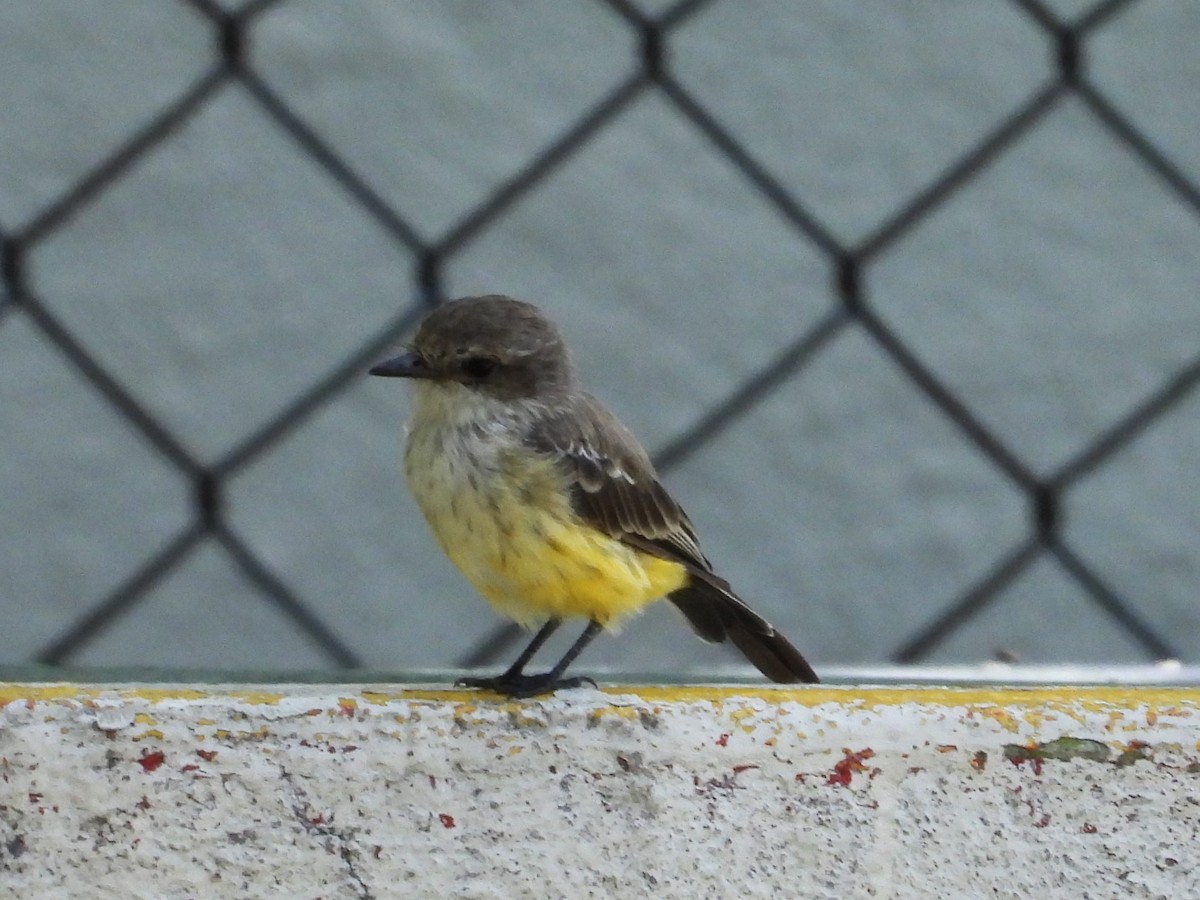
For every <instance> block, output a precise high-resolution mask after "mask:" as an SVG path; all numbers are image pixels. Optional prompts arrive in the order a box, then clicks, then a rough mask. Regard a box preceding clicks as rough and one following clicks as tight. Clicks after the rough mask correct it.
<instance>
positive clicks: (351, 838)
mask: <svg viewBox="0 0 1200 900" xmlns="http://www.w3.org/2000/svg"><path fill="white" fill-rule="evenodd" d="M279 776H280V779H281V780H282V781H283V783H284V784H285V785H286V786H287V790H288V792H289V793H290V794H291V803H290V806H291V808H292V815H294V816H295V817H296V821H297V822H299V823H300V826H301V827H302V828H303V829H304V831H305V833H306V834H308V835H311V836H314V837H320V838H324V839H325V841H324V846H325V850H326V851H327V852H329V853H336V854H337V855H338V857H340V858H341V860H342V863H343V864H344V865H345V867H346V874H347V875H348V876H349V877H350V880H351V881H352V882H354V884H355V885H356V887H357V889H358V900H376V897H375V894H374V893H373V892H372V891H371V888H370V887H369V886H368V885H367V882H366V880H365V878H364V877H363V874H362V872H360V871H359V868H358V860H359V857H360V855H361V851H360V850H359V849H358V847H357V841H356V840H355V839H356V837H357V835H358V832H359V829H357V828H335V827H334V824H333V814H332V813H331V814H330V816H329V818H328V819H326V818H325V815H324V814H323V813H317V814H316V815H314V814H313V809H312V803H311V802H309V799H308V795H307V794H306V793H305V792H304V788H302V787H301V786H300V785H299V784H297V783H296V779H295V777H294V776H293V775H292V773H291V772H289V771H288V770H287V767H286V766H284V765H280V766H279Z"/></svg>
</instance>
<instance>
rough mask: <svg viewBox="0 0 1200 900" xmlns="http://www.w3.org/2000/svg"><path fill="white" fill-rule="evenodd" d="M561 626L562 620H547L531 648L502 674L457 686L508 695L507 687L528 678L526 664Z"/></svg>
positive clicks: (470, 679)
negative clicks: (525, 673) (524, 673)
mask: <svg viewBox="0 0 1200 900" xmlns="http://www.w3.org/2000/svg"><path fill="white" fill-rule="evenodd" d="M561 624H562V619H547V620H546V624H545V625H543V626H542V627H541V628H540V629H539V630H538V633H537V634H535V635H534V636H533V640H531V641H530V642H529V646H527V647H526V648H525V649H524V650H522V651H521V655H520V656H518V657H517V658H516V660H515V661H514V662H513V664H512V665H511V666H509V667H508V668H507V669H506V670H505V671H504V672H502V673H501V674H499V675H493V676H491V677H477V678H476V677H472V678H460V679H459V680H458V681H456V682H455V684H456V685H461V686H462V687H477V688H486V689H488V690H493V691H499V692H500V693H502V694H507V693H508V691H507V690H505V688H506V687H507V686H510V685H515V684H517V683H519V682H520V681H521V679H523V678H526V677H528V676H525V675H522V674H521V672H522V671H523V670H524V668H525V666H526V664H527V663H528V662H529V661H530V660H531V659H533V654H535V653H537V652H538V650H539V649H541V646H542V644H544V643H546V641H547V639H549V637H550V635H552V634H554V632H555V631H557V630H558V626H559V625H561Z"/></svg>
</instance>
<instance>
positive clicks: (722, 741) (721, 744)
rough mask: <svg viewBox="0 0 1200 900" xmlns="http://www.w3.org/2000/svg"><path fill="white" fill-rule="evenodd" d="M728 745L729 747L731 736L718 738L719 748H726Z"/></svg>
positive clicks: (725, 735)
mask: <svg viewBox="0 0 1200 900" xmlns="http://www.w3.org/2000/svg"><path fill="white" fill-rule="evenodd" d="M728 745H729V735H728V734H723V735H721V736H720V737H719V738H717V746H718V747H726V746H728Z"/></svg>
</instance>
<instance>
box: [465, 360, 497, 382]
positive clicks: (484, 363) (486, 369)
mask: <svg viewBox="0 0 1200 900" xmlns="http://www.w3.org/2000/svg"><path fill="white" fill-rule="evenodd" d="M497 365H498V363H497V362H496V360H494V359H489V358H488V357H486V356H469V357H467V358H466V359H464V360H463V361H462V370H463V374H465V375H467V376H468V377H469V378H487V377H488V376H489V375H491V374H492V372H494V371H495V370H496V366H497Z"/></svg>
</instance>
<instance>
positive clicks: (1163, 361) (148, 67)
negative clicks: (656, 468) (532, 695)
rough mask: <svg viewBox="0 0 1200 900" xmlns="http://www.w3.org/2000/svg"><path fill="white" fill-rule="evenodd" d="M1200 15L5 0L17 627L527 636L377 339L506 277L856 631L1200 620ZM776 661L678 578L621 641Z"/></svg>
mask: <svg viewBox="0 0 1200 900" xmlns="http://www.w3.org/2000/svg"><path fill="white" fill-rule="evenodd" d="M1198 40H1200V5H1198V4H1195V3H1187V2H1101V3H1096V2H1083V0H1040V2H1035V0H1025V2H1008V3H1005V2H999V0H997V2H990V3H946V2H935V0H923V2H918V3H904V4H898V3H893V2H891V0H859V2H854V3H847V2H844V0H826V2H818V0H812V2H805V3H795V2H791V0H775V2H767V0H754V2H742V0H737V2H735V0H723V2H722V0H711V2H683V3H664V2H649V0H645V2H632V0H622V2H618V0H610V2H600V0H570V2H564V0H524V2H515V0H513V2H507V0H450V2H441V3H425V2H417V0H411V2H398V0H348V2H337V3H333V2H320V0H274V2H270V0H258V2H240V3H239V2H232V0H229V2H216V0H39V2H38V3H19V4H18V3H12V4H8V5H7V7H6V9H5V12H4V24H3V27H2V28H0V73H2V76H3V84H4V86H5V87H4V90H3V92H2V93H0V117H2V122H3V127H2V128H0V263H2V271H0V274H2V277H3V287H2V293H0V434H3V443H2V446H3V453H2V454H0V496H3V498H4V509H3V516H2V518H0V529H2V531H0V583H2V584H3V592H2V594H0V609H2V610H3V621H4V627H3V628H2V629H0V664H3V665H7V666H17V665H21V664H27V663H45V664H53V665H66V666H82V667H93V666H105V667H107V666H117V667H131V666H137V667H161V668H166V669H173V670H208V671H214V670H228V671H248V670H256V671H275V672H283V673H297V672H304V671H309V672H311V671H316V670H320V671H331V670H338V669H343V668H346V667H358V666H361V667H367V668H369V669H372V670H375V671H386V672H404V671H411V670H415V669H420V668H423V667H445V666H455V665H466V666H472V665H493V666H498V665H502V664H506V663H507V662H508V661H509V660H510V659H511V658H512V656H513V655H515V653H516V650H517V646H518V643H519V641H520V640H521V639H522V638H521V636H520V635H519V634H514V633H513V632H512V631H511V630H508V629H506V628H504V627H503V624H502V623H501V622H500V621H499V620H498V619H496V618H495V617H494V616H493V615H492V614H491V612H490V611H489V610H488V609H487V607H486V606H485V605H484V603H483V601H482V600H481V599H479V598H478V597H477V596H476V595H475V594H474V592H473V591H472V590H471V588H470V587H469V586H468V585H467V583H466V582H465V581H464V580H463V579H462V578H461V577H460V576H459V575H458V574H457V573H456V572H455V571H454V570H453V569H452V568H451V566H450V564H449V563H448V562H447V561H446V560H445V559H444V558H443V557H442V555H441V553H440V552H439V551H438V550H437V548H436V546H435V545H434V543H433V541H432V538H431V537H430V536H429V534H428V532H427V530H426V528H425V525H424V523H423V522H422V521H421V519H420V516H419V514H418V513H417V511H416V509H415V507H414V505H413V503H412V501H411V499H410V498H409V496H408V494H407V492H406V490H405V488H404V485H403V482H402V478H401V475H400V472H399V454H400V446H401V439H402V438H401V422H402V420H403V418H404V417H405V416H406V415H407V411H408V400H407V396H406V392H405V391H404V390H403V389H402V387H403V386H402V385H400V384H398V383H397V382H395V381H390V380H384V379H371V378H368V377H366V374H365V372H366V369H367V368H368V367H369V366H370V365H371V364H372V363H373V362H375V361H377V360H379V359H381V358H383V357H384V356H386V355H387V354H389V353H391V352H393V351H394V350H395V348H396V346H397V345H398V344H399V343H400V342H401V341H402V340H403V339H404V338H406V337H408V336H409V335H410V334H411V330H412V326H413V324H414V323H415V322H416V321H417V320H419V318H420V316H421V315H422V314H423V312H424V311H426V310H427V309H428V308H429V307H430V305H431V304H435V303H437V302H440V301H442V300H444V299H447V298H450V297H456V296H461V295H469V294H477V293H492V292H501V293H508V294H513V295H516V296H520V297H523V298H525V299H529V300H532V301H534V302H537V303H538V304H540V305H542V306H543V307H544V308H545V309H546V310H547V311H548V312H549V314H550V315H551V316H552V317H554V318H555V319H557V320H558V321H559V322H560V323H561V325H562V326H563V328H564V329H565V331H566V333H567V336H568V338H569V339H570V340H571V341H572V343H573V346H574V348H575V351H576V359H577V363H578V365H579V367H580V369H581V370H582V373H583V375H584V378H585V380H586V381H587V382H588V384H589V385H590V386H591V388H592V390H593V392H594V393H596V394H597V395H599V396H600V397H601V398H603V399H604V400H605V401H606V402H607V403H608V404H609V405H610V406H612V407H613V408H614V409H615V410H616V411H617V413H618V414H619V415H620V416H621V417H622V418H623V419H625V421H626V422H627V423H628V424H629V425H630V426H631V427H632V428H633V429H634V431H635V432H636V433H637V434H638V435H639V436H640V437H641V438H642V440H643V442H644V443H645V444H646V446H647V447H648V448H649V449H650V450H651V451H652V452H653V453H654V454H655V456H656V458H657V460H658V461H659V462H660V465H661V469H662V471H663V473H664V480H665V481H666V483H667V484H668V486H669V487H670V489H671V490H672V492H673V493H675V494H676V495H677V497H678V498H679V499H680V500H681V501H682V503H683V504H684V506H685V507H686V508H687V509H688V511H689V513H690V514H691V516H692V518H693V520H694V521H695V523H696V526H697V529H698V531H699V533H700V535H701V538H702V542H703V544H704V547H705V549H706V551H707V553H708V555H709V557H710V558H711V559H712V560H713V562H714V564H715V565H716V567H717V569H718V571H720V572H721V573H723V574H724V575H725V576H727V577H728V578H729V579H730V580H731V581H732V583H733V584H734V586H735V587H736V588H737V589H738V590H739V592H741V593H742V594H743V595H744V596H745V597H746V598H747V600H749V602H750V603H751V604H752V605H753V606H754V607H755V608H757V609H758V610H760V611H761V612H762V613H763V614H764V615H766V616H767V617H768V618H770V619H771V620H772V621H774V622H775V623H776V624H777V625H779V626H780V627H781V628H782V629H783V630H784V631H785V632H786V633H787V634H789V635H790V636H791V637H792V638H793V640H794V641H795V643H796V644H797V645H799V646H800V647H801V648H802V649H803V650H805V651H806V652H807V653H808V655H809V656H810V658H811V659H812V660H813V661H814V663H815V664H816V666H817V667H818V669H820V668H822V667H823V666H835V665H871V664H880V663H886V662H904V663H911V662H915V663H937V664H948V663H978V662H981V661H986V660H994V659H1002V660H1016V661H1019V662H1028V663H1058V662H1067V663H1093V664H1107V663H1133V662H1145V661H1152V660H1157V659H1162V658H1177V659H1180V660H1183V661H1190V662H1195V661H1197V659H1198V658H1200V627H1198V626H1200V604H1198V600H1200V597H1198V594H1200V590H1198V589H1200V541H1198V539H1200V492H1198V491H1197V490H1196V488H1195V484H1196V477H1197V467H1198V463H1200V416H1198V415H1197V413H1198V412H1200V409H1198V407H1200V389H1197V387H1196V385H1197V381H1198V380H1200V298H1198V297H1197V285H1200V188H1198V185H1200V128H1197V122H1200V54H1197V52H1196V46H1197V41H1198ZM573 630H574V629H572V631H573ZM571 637H573V635H565V636H564V640H569V639H570V638H571ZM547 655H551V654H547ZM736 660H737V657H736V656H734V655H733V654H732V652H731V651H728V650H726V649H724V648H714V647H710V646H708V645H705V644H702V643H701V642H699V641H698V640H694V639H692V638H691V637H690V636H689V635H688V633H687V630H686V627H685V626H684V625H683V624H682V622H681V620H679V618H678V617H677V616H676V615H674V613H673V611H672V610H671V609H669V608H668V607H667V606H666V605H665V604H657V605H656V606H655V607H654V608H652V609H651V610H650V611H648V612H647V613H646V614H645V615H644V616H643V617H642V618H641V619H639V620H637V621H636V622H635V623H633V624H632V625H630V626H627V627H626V629H625V631H624V633H623V634H622V635H620V636H619V637H617V638H606V639H602V640H600V641H598V642H597V643H596V644H594V645H593V646H592V647H591V648H590V649H589V650H588V652H587V655H586V656H585V657H584V658H583V660H582V661H581V662H580V664H579V670H580V671H581V672H583V671H587V670H588V669H589V667H590V668H591V669H597V668H601V667H609V668H611V669H613V670H616V671H618V672H631V673H632V672H637V673H650V674H655V673H661V674H672V673H681V672H701V673H702V672H713V671H717V670H719V669H721V668H722V667H725V666H727V665H729V664H731V663H734V662H736Z"/></svg>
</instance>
